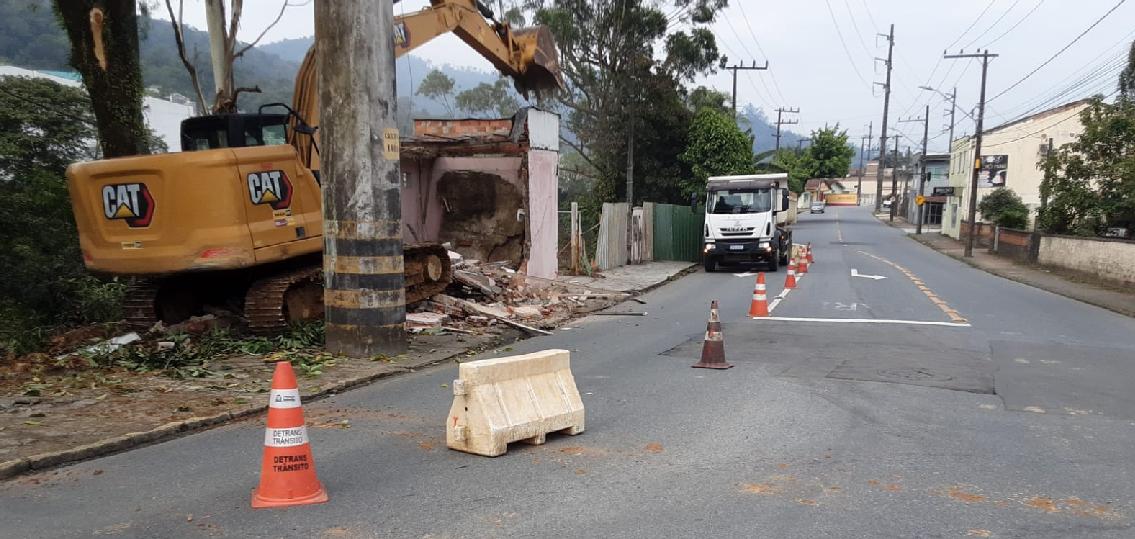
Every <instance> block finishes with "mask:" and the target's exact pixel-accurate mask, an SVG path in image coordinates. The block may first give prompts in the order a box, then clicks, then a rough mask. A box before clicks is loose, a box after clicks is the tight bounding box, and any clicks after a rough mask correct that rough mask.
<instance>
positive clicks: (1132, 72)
mask: <svg viewBox="0 0 1135 539" xmlns="http://www.w3.org/2000/svg"><path fill="white" fill-rule="evenodd" d="M1119 96H1120V98H1121V99H1124V100H1127V101H1132V100H1135V41H1132V42H1131V49H1130V50H1129V51H1128V52H1127V67H1125V68H1123V71H1122V72H1121V73H1120V74H1119Z"/></svg>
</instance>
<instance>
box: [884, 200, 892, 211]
mask: <svg viewBox="0 0 1135 539" xmlns="http://www.w3.org/2000/svg"><path fill="white" fill-rule="evenodd" d="M892 202H894V199H890V198H888V199H886V200H884V201H883V207H884V208H886V209H888V210H889V209H891V203H892Z"/></svg>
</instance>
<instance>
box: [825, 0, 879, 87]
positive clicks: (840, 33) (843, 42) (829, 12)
mask: <svg viewBox="0 0 1135 539" xmlns="http://www.w3.org/2000/svg"><path fill="white" fill-rule="evenodd" d="M824 4H825V5H827V6H828V15H831V17H832V25H833V26H835V33H836V35H837V36H839V44H840V45H843V53H844V54H846V55H847V61H848V63H850V64H851V68H852V69H854V70H855V76H857V77H859V80H860V81H861V82H862V83H863V84H864V85H866V86H867V87H868V88H870V87H871V84H870V83H869V82H867V79H865V78H863V74H862V73H860V72H859V67H858V66H856V65H855V59H854V58H852V57H851V51H850V50H848V48H847V42H846V41H844V40H843V32H842V31H840V29H839V22H837V21H836V18H835V11H832V3H831V0H824Z"/></svg>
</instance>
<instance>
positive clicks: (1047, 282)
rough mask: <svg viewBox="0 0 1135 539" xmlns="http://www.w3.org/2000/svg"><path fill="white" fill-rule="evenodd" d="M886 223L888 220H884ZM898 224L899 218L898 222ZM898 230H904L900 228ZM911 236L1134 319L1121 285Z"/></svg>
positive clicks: (1134, 297) (1131, 297)
mask: <svg viewBox="0 0 1135 539" xmlns="http://www.w3.org/2000/svg"><path fill="white" fill-rule="evenodd" d="M884 222H886V221H885V220H884ZM904 224H905V222H904ZM895 225H896V226H897V225H899V222H898V219H896V220H895ZM898 228H902V227H901V226H899V227H898ZM909 235H910V238H911V239H913V240H915V241H917V242H919V243H921V244H923V245H926V246H928V247H930V248H931V249H934V250H935V251H938V252H940V253H942V254H945V255H947V256H951V257H953V258H956V259H958V260H961V261H962V262H965V263H966V264H969V265H971V266H973V267H975V268H978V269H981V270H985V271H987V272H989V273H992V274H994V275H998V276H1000V277H1004V278H1006V279H1009V280H1012V281H1016V282H1018V283H1022V284H1027V285H1029V286H1032V287H1036V288H1039V289H1041V290H1047V291H1049V292H1052V293H1054V294H1060V295H1061V296H1064V297H1068V298H1072V299H1074V300H1078V301H1082V302H1084V303H1089V304H1091V305H1095V306H1097V307H1103V308H1104V309H1107V310H1109V311H1114V312H1117V313H1119V314H1123V315H1126V316H1131V317H1135V292H1132V291H1130V290H1125V289H1123V288H1122V287H1120V286H1118V285H1109V284H1105V283H1101V282H1099V281H1098V280H1096V279H1093V278H1091V277H1090V276H1083V275H1079V274H1073V273H1072V272H1065V271H1059V272H1058V271H1056V270H1051V269H1047V268H1045V267H1043V266H1038V265H1032V264H1022V263H1020V262H1017V261H1015V260H1012V259H1010V258H1006V257H1003V256H999V255H995V254H992V253H990V252H989V251H987V250H986V249H985V248H984V247H975V248H974V251H973V257H972V258H965V257H963V256H962V253H963V252H964V250H965V245H964V244H963V243H962V242H960V241H958V240H955V239H954V238H951V237H949V236H945V235H942V234H938V233H925V232H924V233H923V234H921V235H916V234H909Z"/></svg>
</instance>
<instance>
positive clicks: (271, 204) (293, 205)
mask: <svg viewBox="0 0 1135 539" xmlns="http://www.w3.org/2000/svg"><path fill="white" fill-rule="evenodd" d="M324 1H326V0H324ZM430 3H431V5H430V6H429V7H427V8H425V9H423V10H421V11H418V12H415V13H411V14H407V15H405V16H402V17H396V18H395V21H394V32H393V33H394V40H395V55H396V56H401V55H403V54H405V53H407V52H409V51H411V50H413V49H414V48H416V47H418V46H420V45H422V44H423V43H426V42H427V41H429V40H431V39H433V38H435V37H437V36H439V35H442V34H445V33H448V32H453V33H455V34H456V35H457V36H458V37H459V38H461V39H462V40H463V41H465V42H466V43H467V44H469V45H470V46H471V47H473V49H475V50H476V51H477V52H479V53H480V54H481V55H483V56H484V57H485V58H487V59H489V60H490V61H491V62H492V63H493V65H494V66H496V68H497V69H498V70H500V71H501V72H502V73H504V74H506V75H508V76H509V77H511V78H512V79H513V81H514V84H515V86H516V88H517V90H518V91H520V92H522V93H524V94H525V95H527V94H528V92H531V91H535V92H537V94H538V95H540V94H542V93H544V92H552V91H555V90H557V89H562V88H563V79H562V78H561V75H560V70H559V67H558V65H557V63H556V58H557V53H556V48H555V43H554V40H553V39H552V37H551V33H550V32H549V31H548V30H547V29H546V28H542V27H534V28H527V29H521V30H516V29H513V28H511V27H510V26H509V25H508V23H506V22H499V21H496V20H494V19H493V14H492V11H491V10H490V9H489V8H487V7H486V6H485V5H484V4H482V3H481V2H480V1H479V0H431V2H430ZM316 68H317V66H316V64H315V54H314V46H313V47H312V50H311V51H309V52H308V54H307V56H306V58H305V59H304V61H303V63H302V65H301V66H300V70H299V73H298V75H297V76H296V88H295V94H294V96H293V102H292V106H290V107H289V106H287V105H284V104H282V103H277V104H272V105H265V106H262V107H260V109H259V110H258V111H257V112H256V113H255V114H253V113H238V114H224V115H210V116H199V117H193V118H189V119H186V120H185V121H183V122H182V124H181V150H182V151H181V152H179V153H170V154H161V155H150V156H137V157H125V158H119V159H108V160H101V161H92V162H82V163H75V164H72V165H71V166H70V167H69V168H68V169H67V180H68V189H69V191H70V194H71V204H72V210H73V211H74V213H75V221H76V223H77V225H78V229H79V243H80V247H81V249H82V253H83V260H84V262H85V263H86V266H87V268H88V269H90V270H91V271H93V272H96V273H102V274H109V275H119V276H132V277H137V279H135V280H134V281H135V282H134V284H132V285H131V286H130V288H129V289H128V291H127V296H126V299H125V303H124V310H125V315H126V319H127V320H128V321H130V322H134V323H138V324H147V325H149V324H153V323H155V322H157V321H163V322H165V323H174V322H178V321H182V320H185V319H187V318H189V317H190V316H193V315H196V314H203V313H205V312H209V311H211V310H213V309H217V308H220V309H224V310H228V311H232V312H240V313H243V316H244V317H245V319H247V321H248V327H249V329H250V330H252V331H253V332H257V333H273V332H278V331H281V330H283V329H285V328H286V327H287V326H288V325H289V324H291V323H294V322H297V321H302V320H309V319H313V318H317V317H319V316H321V315H322V312H323V304H322V298H323V296H322V292H323V291H322V282H321V261H322V259H321V253H322V249H323V238H322V223H323V221H322V219H323V217H322V211H321V194H320V184H319V156H318V147H319V145H318V138H319V137H318V128H317V126H318V122H319V105H318V98H317V96H318V91H317V88H316V83H317V76H316V71H317V69H316ZM270 108H279V109H281V110H283V111H284V112H281V113H266V112H264V111H265V109H270ZM403 257H404V258H403V260H404V267H405V283H406V285H405V286H406V302H407V303H413V302H415V301H420V300H422V299H425V298H427V297H430V296H432V295H434V294H437V293H439V292H441V291H442V290H444V289H445V287H446V285H447V284H448V283H449V282H450V281H451V279H452V273H451V270H450V265H449V256H448V254H447V253H446V250H445V249H444V248H443V247H442V246H440V245H437V244H415V245H406V246H405V247H404V249H403Z"/></svg>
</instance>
